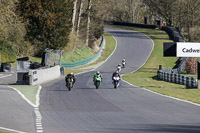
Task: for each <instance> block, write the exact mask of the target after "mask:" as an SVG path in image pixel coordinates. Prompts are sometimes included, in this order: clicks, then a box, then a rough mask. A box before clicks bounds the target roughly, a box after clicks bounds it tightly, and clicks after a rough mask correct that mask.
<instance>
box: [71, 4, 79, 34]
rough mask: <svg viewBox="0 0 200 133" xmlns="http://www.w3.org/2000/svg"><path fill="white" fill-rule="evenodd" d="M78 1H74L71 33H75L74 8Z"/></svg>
mask: <svg viewBox="0 0 200 133" xmlns="http://www.w3.org/2000/svg"><path fill="white" fill-rule="evenodd" d="M77 2H78V0H74V8H73V16H72V32H73V33H74V32H75V22H76V10H77V9H76V6H77Z"/></svg>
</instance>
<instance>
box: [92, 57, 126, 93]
mask: <svg viewBox="0 0 200 133" xmlns="http://www.w3.org/2000/svg"><path fill="white" fill-rule="evenodd" d="M125 65H126V62H125V59H123V60H122V63H121V64H119V65H118V66H117V70H116V71H115V72H114V73H113V76H112V80H113V82H112V83H113V85H114V88H115V89H116V88H117V87H118V86H119V81H120V79H121V77H120V74H119V73H120V71H121V69H122V68H125ZM101 81H102V77H101V76H97V77H95V79H94V85H95V87H96V89H98V88H99V86H100V84H101Z"/></svg>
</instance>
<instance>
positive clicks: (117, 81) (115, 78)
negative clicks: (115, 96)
mask: <svg viewBox="0 0 200 133" xmlns="http://www.w3.org/2000/svg"><path fill="white" fill-rule="evenodd" d="M119 81H120V78H119V77H113V84H114V88H115V89H116V88H117V87H118V86H119Z"/></svg>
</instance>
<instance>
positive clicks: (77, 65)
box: [61, 36, 104, 68]
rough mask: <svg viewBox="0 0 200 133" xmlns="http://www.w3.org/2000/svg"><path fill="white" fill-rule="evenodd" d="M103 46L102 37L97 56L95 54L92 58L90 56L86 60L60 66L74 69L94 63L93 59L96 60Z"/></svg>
mask: <svg viewBox="0 0 200 133" xmlns="http://www.w3.org/2000/svg"><path fill="white" fill-rule="evenodd" d="M103 46H104V36H102V41H101V46H100V49H99V51H98V53H97V54H95V55H94V56H92V57H90V58H88V59H85V60H81V61H77V62H70V63H61V66H62V67H64V68H74V67H79V66H84V65H86V64H88V63H90V62H92V61H94V60H95V59H97V58H98V57H99V56H100V55H101V51H102V49H103Z"/></svg>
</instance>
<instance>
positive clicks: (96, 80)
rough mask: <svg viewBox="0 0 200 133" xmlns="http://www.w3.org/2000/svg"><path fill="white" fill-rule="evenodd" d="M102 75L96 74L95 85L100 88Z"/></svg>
mask: <svg viewBox="0 0 200 133" xmlns="http://www.w3.org/2000/svg"><path fill="white" fill-rule="evenodd" d="M101 80H102V79H101V77H100V76H96V77H95V78H94V85H95V86H96V89H98V88H99V86H100V84H101Z"/></svg>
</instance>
